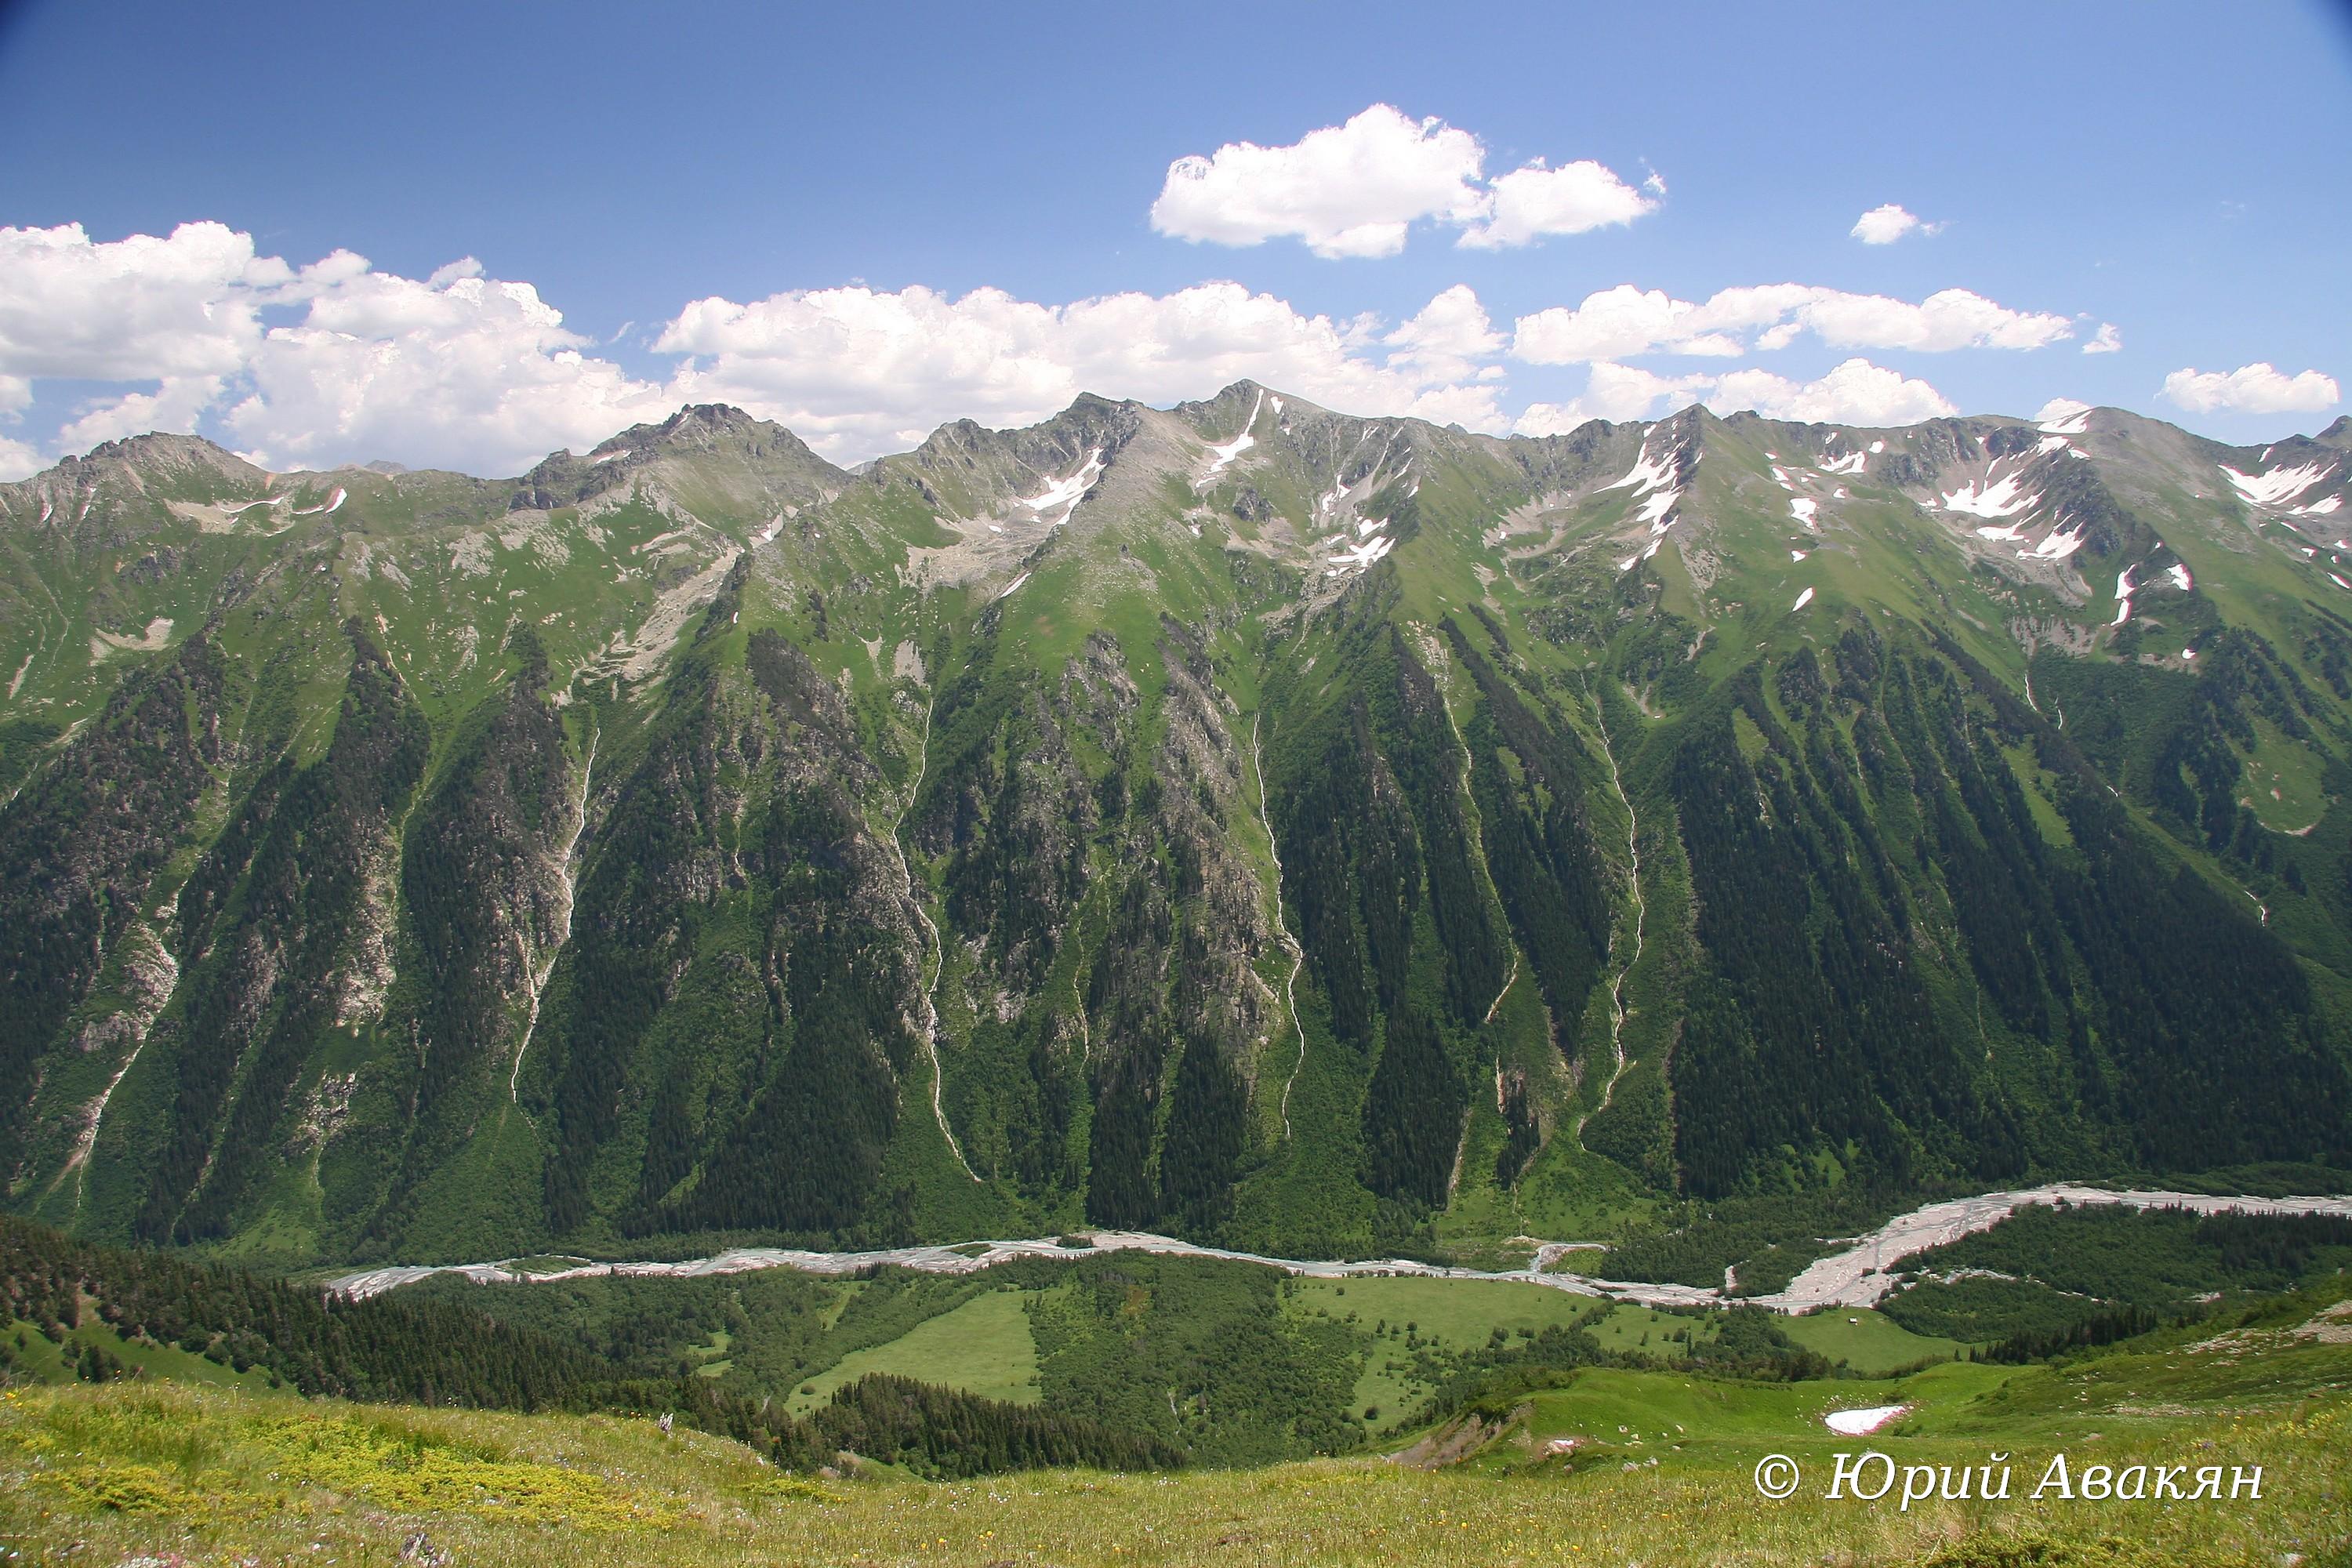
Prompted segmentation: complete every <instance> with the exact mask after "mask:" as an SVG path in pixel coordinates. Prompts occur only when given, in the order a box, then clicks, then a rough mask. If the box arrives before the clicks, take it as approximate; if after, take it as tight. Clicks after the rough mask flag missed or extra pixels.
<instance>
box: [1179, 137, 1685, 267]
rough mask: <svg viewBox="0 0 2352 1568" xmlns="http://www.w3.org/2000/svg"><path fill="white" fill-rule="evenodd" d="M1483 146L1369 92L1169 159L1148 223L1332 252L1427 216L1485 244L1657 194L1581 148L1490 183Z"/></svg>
mask: <svg viewBox="0 0 2352 1568" xmlns="http://www.w3.org/2000/svg"><path fill="white" fill-rule="evenodd" d="M1653 180H1655V176H1653ZM1655 183H1656V186H1657V189H1658V191H1659V192H1660V193H1663V192H1664V188H1665V186H1664V182H1663V181H1656V182H1655ZM1656 206H1657V202H1656V200H1655V199H1654V197H1652V196H1649V195H1643V192H1642V191H1639V190H1636V189H1634V188H1633V186H1631V185H1628V184H1625V182H1624V181H1622V180H1621V179H1619V178H1618V177H1617V175H1616V174H1613V173H1612V172H1611V171H1610V170H1609V169H1607V168H1605V167H1603V166H1602V165H1601V164H1600V163H1593V162H1591V160H1589V159H1587V160H1580V161H1578V162H1576V163H1566V164H1563V165H1561V166H1560V167H1559V168H1557V169H1554V168H1550V167H1548V166H1547V165H1546V164H1545V163H1544V161H1543V160H1542V159H1536V160H1534V161H1533V162H1531V163H1527V164H1526V165H1524V166H1522V167H1520V168H1517V169H1515V170H1512V171H1510V172H1509V173H1507V174H1503V175H1501V176H1499V177H1497V178H1496V179H1495V180H1493V181H1492V182H1491V183H1490V182H1488V181H1487V179H1486V149H1485V148H1484V147H1482V146H1481V145H1480V144H1479V142H1478V139H1477V138H1476V137H1475V136H1474V135H1472V134H1471V133H1470V132H1467V131H1464V130H1460V129H1458V128H1456V127H1454V126H1451V125H1448V124H1446V123H1445V122H1444V121H1442V120H1436V119H1428V120H1414V119H1412V117H1411V116H1409V115H1407V114H1405V113H1404V112H1403V111H1402V110H1398V109H1396V108H1394V107H1392V106H1391V105H1389V104H1385V103H1375V104H1373V105H1372V106H1371V107H1370V108H1369V109H1367V110H1364V111H1363V112H1361V113H1360V114H1358V115H1356V116H1355V117H1354V118H1353V119H1351V120H1349V121H1347V122H1346V123H1345V124H1341V125H1327V126H1324V127H1323V128H1321V129H1320V130H1317V131H1310V132H1307V134H1306V135H1305V136H1302V137H1300V138H1299V139H1298V140H1297V142H1293V143H1291V144H1290V145H1289V146H1286V147H1261V146H1259V145H1258V144H1257V143H1255V142H1227V143H1226V144H1225V145H1223V146H1222V147H1220V148H1218V149H1217V150H1216V151H1215V152H1214V153H1210V154H1209V155H1208V156H1206V157H1202V156H1201V155H1199V154H1197V153H1194V154H1191V155H1188V156H1186V157H1182V158H1179V159H1177V160H1176V161H1175V162H1174V163H1171V164H1169V165H1168V175H1167V178H1166V179H1165V181H1163V182H1162V184H1161V185H1160V196H1159V199H1158V200H1156V201H1154V202H1153V203H1152V204H1151V226H1152V227H1153V228H1154V229H1156V230H1158V231H1159V232H1160V233H1161V234H1165V235H1169V236H1171V237H1175V238H1178V239H1189V240H1194V241H1208V242H1210V243H1213V244H1217V245H1257V244H1261V243H1263V242H1264V241H1265V240H1269V239H1276V238H1284V237H1292V238H1297V239H1299V240H1303V241H1304V242H1305V243H1306V245H1307V248H1308V249H1309V250H1311V251H1313V252H1314V253H1315V254H1316V255H1318V256H1321V257H1326V258H1339V257H1369V256H1394V255H1395V254H1397V253H1398V252H1399V251H1401V250H1402V249H1403V248H1404V245H1405V237H1406V236H1407V234H1408V233H1409V232H1410V230H1411V229H1412V225H1413V224H1415V223H1417V222H1422V221H1424V220H1434V221H1436V222H1439V223H1444V224H1449V225H1452V226H1455V227H1457V228H1460V229H1461V230H1462V231H1463V232H1462V234H1461V237H1460V239H1459V243H1460V244H1463V245H1465V246H1473V247H1489V248H1491V247H1503V246H1519V245H1527V244H1530V243H1532V242H1533V241H1535V240H1536V239H1538V238H1540V237H1543V236H1545V235H1549V234H1581V233H1583V232H1585V231H1586V230H1588V229H1592V228H1599V227H1601V226H1605V225H1609V224H1623V223H1631V222H1632V221H1633V219H1635V218H1637V217H1639V216H1642V215H1643V213H1647V212H1650V211H1653V210H1654V209H1655V207H1656Z"/></svg>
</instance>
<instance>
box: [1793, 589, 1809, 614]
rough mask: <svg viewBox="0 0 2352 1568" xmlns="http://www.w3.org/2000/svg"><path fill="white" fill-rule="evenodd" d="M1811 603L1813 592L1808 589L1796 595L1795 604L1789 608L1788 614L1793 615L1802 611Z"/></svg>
mask: <svg viewBox="0 0 2352 1568" xmlns="http://www.w3.org/2000/svg"><path fill="white" fill-rule="evenodd" d="M1812 602H1813V591H1812V590H1811V588H1808V589H1806V590H1805V591H1804V592H1803V593H1801V594H1800V595H1797V602H1796V603H1795V604H1793V605H1790V606H1789V613H1790V614H1791V615H1794V614H1795V613H1796V612H1797V611H1799V610H1801V609H1803V608H1804V607H1805V606H1806V605H1810V604H1811V603H1812Z"/></svg>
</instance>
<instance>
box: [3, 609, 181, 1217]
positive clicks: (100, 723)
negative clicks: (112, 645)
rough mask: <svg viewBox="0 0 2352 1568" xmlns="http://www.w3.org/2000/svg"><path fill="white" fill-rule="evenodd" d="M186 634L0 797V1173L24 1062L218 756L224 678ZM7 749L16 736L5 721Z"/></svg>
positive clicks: (133, 912)
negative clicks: (11, 793) (74, 737)
mask: <svg viewBox="0 0 2352 1568" xmlns="http://www.w3.org/2000/svg"><path fill="white" fill-rule="evenodd" d="M225 680H226V670H225V668H224V667H223V664H222V660H221V658H220V655H219V653H218V651H217V650H216V649H215V647H214V646H213V644H212V642H211V640H210V639H209V638H207V637H201V636H199V637H190V638H189V639H188V640H187V641H186V642H184V643H182V644H181V645H180V647H179V651H178V652H177V653H175V654H174V655H173V657H172V658H170V659H169V660H167V661H164V662H163V663H162V664H160V665H159V666H157V667H155V668H152V669H151V670H148V671H144V672H142V673H140V674H138V675H135V676H133V677H132V678H131V679H128V680H126V681H124V682H123V684H122V685H121V687H120V688H119V689H117V690H116V691H115V692H114V694H113V696H112V697H110V699H109V700H108V701H107V705H106V708H105V710H104V711H102V712H101V713H100V715H99V716H98V718H97V719H96V720H95V721H92V722H91V724H90V725H89V728H88V729H87V730H85V731H83V733H82V734H81V736H80V737H79V740H78V741H77V742H75V744H74V745H73V746H71V747H70V748H68V750H67V751H66V752H65V753H64V754H63V755H62V756H61V757H60V758H59V760H58V763H57V764H56V765H54V766H52V767H50V768H48V769H47V770H46V771H45V772H43V773H41V774H40V775H39V776H38V777H37V778H36V779H34V780H33V781H32V783H30V784H27V785H26V787H25V788H24V790H23V791H22V793H20V794H18V795H16V796H15V797H14V798H13V799H11V800H10V801H9V802H8V803H7V805H5V807H0V1086H5V1093H4V1094H0V1105H5V1110H0V1173H14V1172H15V1171H16V1166H17V1163H18V1161H19V1159H20V1158H21V1156H22V1139H23V1136H24V1134H25V1132H26V1128H25V1127H24V1125H23V1118H24V1116H25V1115H26V1112H27V1110H29V1106H28V1103H27V1102H28V1100H30V1098H31V1097H30V1094H29V1092H28V1086H29V1085H30V1083H31V1081H32V1075H33V1070H34V1064H35V1063H36V1062H37V1060H38V1059H39V1058H40V1056H41V1054H42V1052H43V1051H44V1050H46V1049H47V1048H48V1047H51V1046H52V1045H53V1044H55V1043H56V1040H57V1037H58V1035H59V1034H60V1033H61V1032H62V1031H63V1030H64V1029H65V1027H66V1025H67V1020H68V1016H69V1015H70V1014H71V1012H72V1011H73V1009H74V1008H75V1007H76V1006H77V1005H79V1004H80V1003H81V1002H82V1001H83V1000H84V998H86V997H87V996H88V995H89V993H90V991H91V989H92V987H93V986H95V985H96V984H98V981H99V977H100V972H101V971H102V970H103V969H104V967H105V963H106V960H107V956H108V954H109V953H110V952H111V951H112V949H113V948H114V947H115V945H116V944H117V943H118V942H120V941H121V937H122V935H123V932H124V931H125V930H126V928H127V927H128V926H129V924H130V922H131V921H133V920H136V919H137V918H139V915H140V913H141V911H142V909H143V908H144V906H145V904H146V901H147V898H148V893H149V890H150V889H151V887H152V884H153V882H154V879H155V878H156V876H157V874H158V873H159V872H160V871H161V870H162V869H163V865H164V863H165V861H166V860H168V859H169V858H170V857H171V856H172V854H173V852H174V851H175V850H176V849H177V848H178V847H179V841H180V836H181V835H182V834H183V833H184V832H185V831H187V829H188V826H189V825H190V823H191V822H192V820H193V818H194V812H195V808H196V805H197V800H198V797H199V795H200V794H201V793H202V791H203V789H204V786H205V784H207V783H208V782H209V778H210V774H209V773H208V769H209V767H210V766H211V764H213V763H216V762H217V761H218V760H219V757H220V737H219V733H218V729H219V719H220V710H221V704H222V687H223V683H224V681H225ZM10 735H11V740H10V742H9V744H10V745H11V747H13V746H15V745H16V744H17V743H18V742H21V741H24V740H26V738H27V736H26V732H25V731H23V730H22V729H21V728H15V727H12V729H11V731H10Z"/></svg>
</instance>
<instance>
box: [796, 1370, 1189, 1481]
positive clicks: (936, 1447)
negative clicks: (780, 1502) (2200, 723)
mask: <svg viewBox="0 0 2352 1568" xmlns="http://www.w3.org/2000/svg"><path fill="white" fill-rule="evenodd" d="M809 1425H810V1426H813V1427H814V1428H815V1430H816V1431H817V1433H818V1434H819V1435H821V1436H823V1438H824V1440H825V1441H826V1442H829V1443H832V1444H834V1445H835V1447H838V1448H841V1449H845V1450H846V1451H848V1452H850V1453H854V1454H856V1455H857V1456H859V1457H860V1458H867V1459H877V1460H880V1461H882V1462H883V1463H885V1464H897V1465H902V1466H904V1467H906V1468H908V1469H910V1470H912V1471H913V1472H914V1473H915V1474H917V1475H919V1476H932V1477H938V1478H942V1479H950V1478H954V1477H959V1476H985V1475H992V1474H994V1473H996V1472H997V1471H1000V1470H1032V1469H1043V1468H1047V1467H1049V1466H1056V1465H1085V1466H1089V1467H1091V1468H1095V1469H1102V1470H1161V1469H1171V1468H1175V1467H1177V1466H1179V1465H1181V1464H1182V1463H1183V1462H1184V1456H1183V1454H1182V1452H1181V1450H1179V1449H1177V1448H1175V1447H1171V1446H1170V1445H1169V1444H1167V1443H1164V1442H1161V1441H1160V1439H1158V1438H1156V1437H1150V1436H1128V1435H1126V1434H1124V1433H1119V1432H1114V1431H1112V1430H1110V1429H1109V1428H1108V1427H1104V1426H1097V1425H1096V1424H1095V1423H1092V1422H1087V1421H1074V1420H1070V1419H1068V1418H1066V1417H1064V1416H1058V1415H1049V1414H1045V1413H1043V1412H1040V1411H1034V1410H1024V1409H1023V1408H1022V1407H1021V1406H1019V1405H1005V1404H1002V1403H1000V1402H998V1401H996V1400H992V1399H982V1398H979V1397H977V1396H975V1395H972V1394H959V1393H957V1392H956V1391H955V1390H953V1389H947V1388H935V1387H932V1386H931V1385H930V1384H922V1383H917V1382H915V1381H914V1380H912V1379H911V1378H904V1377H891V1376H888V1375H886V1374H884V1373H870V1374H868V1375H867V1376H865V1377H861V1378H859V1379H858V1380H857V1381H856V1382H855V1383H853V1384H849V1385H848V1386H847V1387H845V1388H844V1389H842V1390H841V1391H840V1392H839V1393H838V1394H835V1395H834V1397H833V1400H832V1402H831V1403H830V1404H828V1405H824V1407H822V1408H821V1409H819V1410H817V1411H816V1412H815V1413H814V1415H811V1416H810V1417H809Z"/></svg>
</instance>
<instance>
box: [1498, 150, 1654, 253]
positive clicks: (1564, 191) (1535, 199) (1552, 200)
mask: <svg viewBox="0 0 2352 1568" xmlns="http://www.w3.org/2000/svg"><path fill="white" fill-rule="evenodd" d="M1652 178H1653V179H1655V178H1656V176H1654V175H1653V176H1652ZM1659 186H1660V188H1661V189H1664V182H1663V181H1661V182H1659ZM1657 205H1658V204H1657V203H1656V202H1655V201H1654V200H1652V199H1651V198H1650V197H1648V196H1645V195H1643V194H1642V193H1641V192H1640V191H1637V190H1635V189H1634V188H1633V186H1631V185H1629V184H1626V183H1625V182H1624V181H1622V180H1621V179H1619V178H1618V177H1617V175H1616V174H1615V173H1614V172H1612V170H1610V169H1608V168H1606V167H1604V166H1603V165H1601V164H1600V163H1594V162H1593V161H1592V160H1591V159H1590V158H1584V159H1580V160H1578V161H1577V162H1576V163H1563V164H1561V165H1560V166H1559V168H1557V169H1548V168H1546V167H1545V166H1544V163H1543V160H1542V159H1540V158H1538V159H1537V160H1536V161H1535V162H1533V163H1528V164H1527V165H1526V166H1524V167H1522V168H1517V169H1514V170H1512V171H1511V172H1510V173H1509V174H1504V175H1502V176H1500V177H1498V178H1497V179H1496V181H1495V183H1494V195H1493V197H1492V200H1491V202H1490V204H1489V206H1488V208H1487V211H1488V213H1489V215H1490V216H1487V218H1486V220H1485V221H1484V222H1482V223H1478V224H1475V225H1473V226H1471V227H1469V228H1467V229H1465V230H1464V231H1463V235H1462V237H1461V238H1460V239H1459V240H1457V241H1456V242H1455V243H1456V244H1458V245H1463V246H1466V247H1471V248H1474V249H1480V250H1493V249H1498V248H1501V247H1507V246H1519V245H1529V244H1532V243H1534V242H1535V241H1536V240H1538V239H1539V238H1541V237H1543V236H1545V235H1548V234H1582V233H1584V232H1586V231H1587V230H1588V229H1595V228H1603V227H1606V226H1609V225H1611V224H1628V223H1632V222H1633V220H1634V219H1635V218H1637V217H1640V216H1643V214H1644V213H1649V212H1654V211H1655V210H1657Z"/></svg>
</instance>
